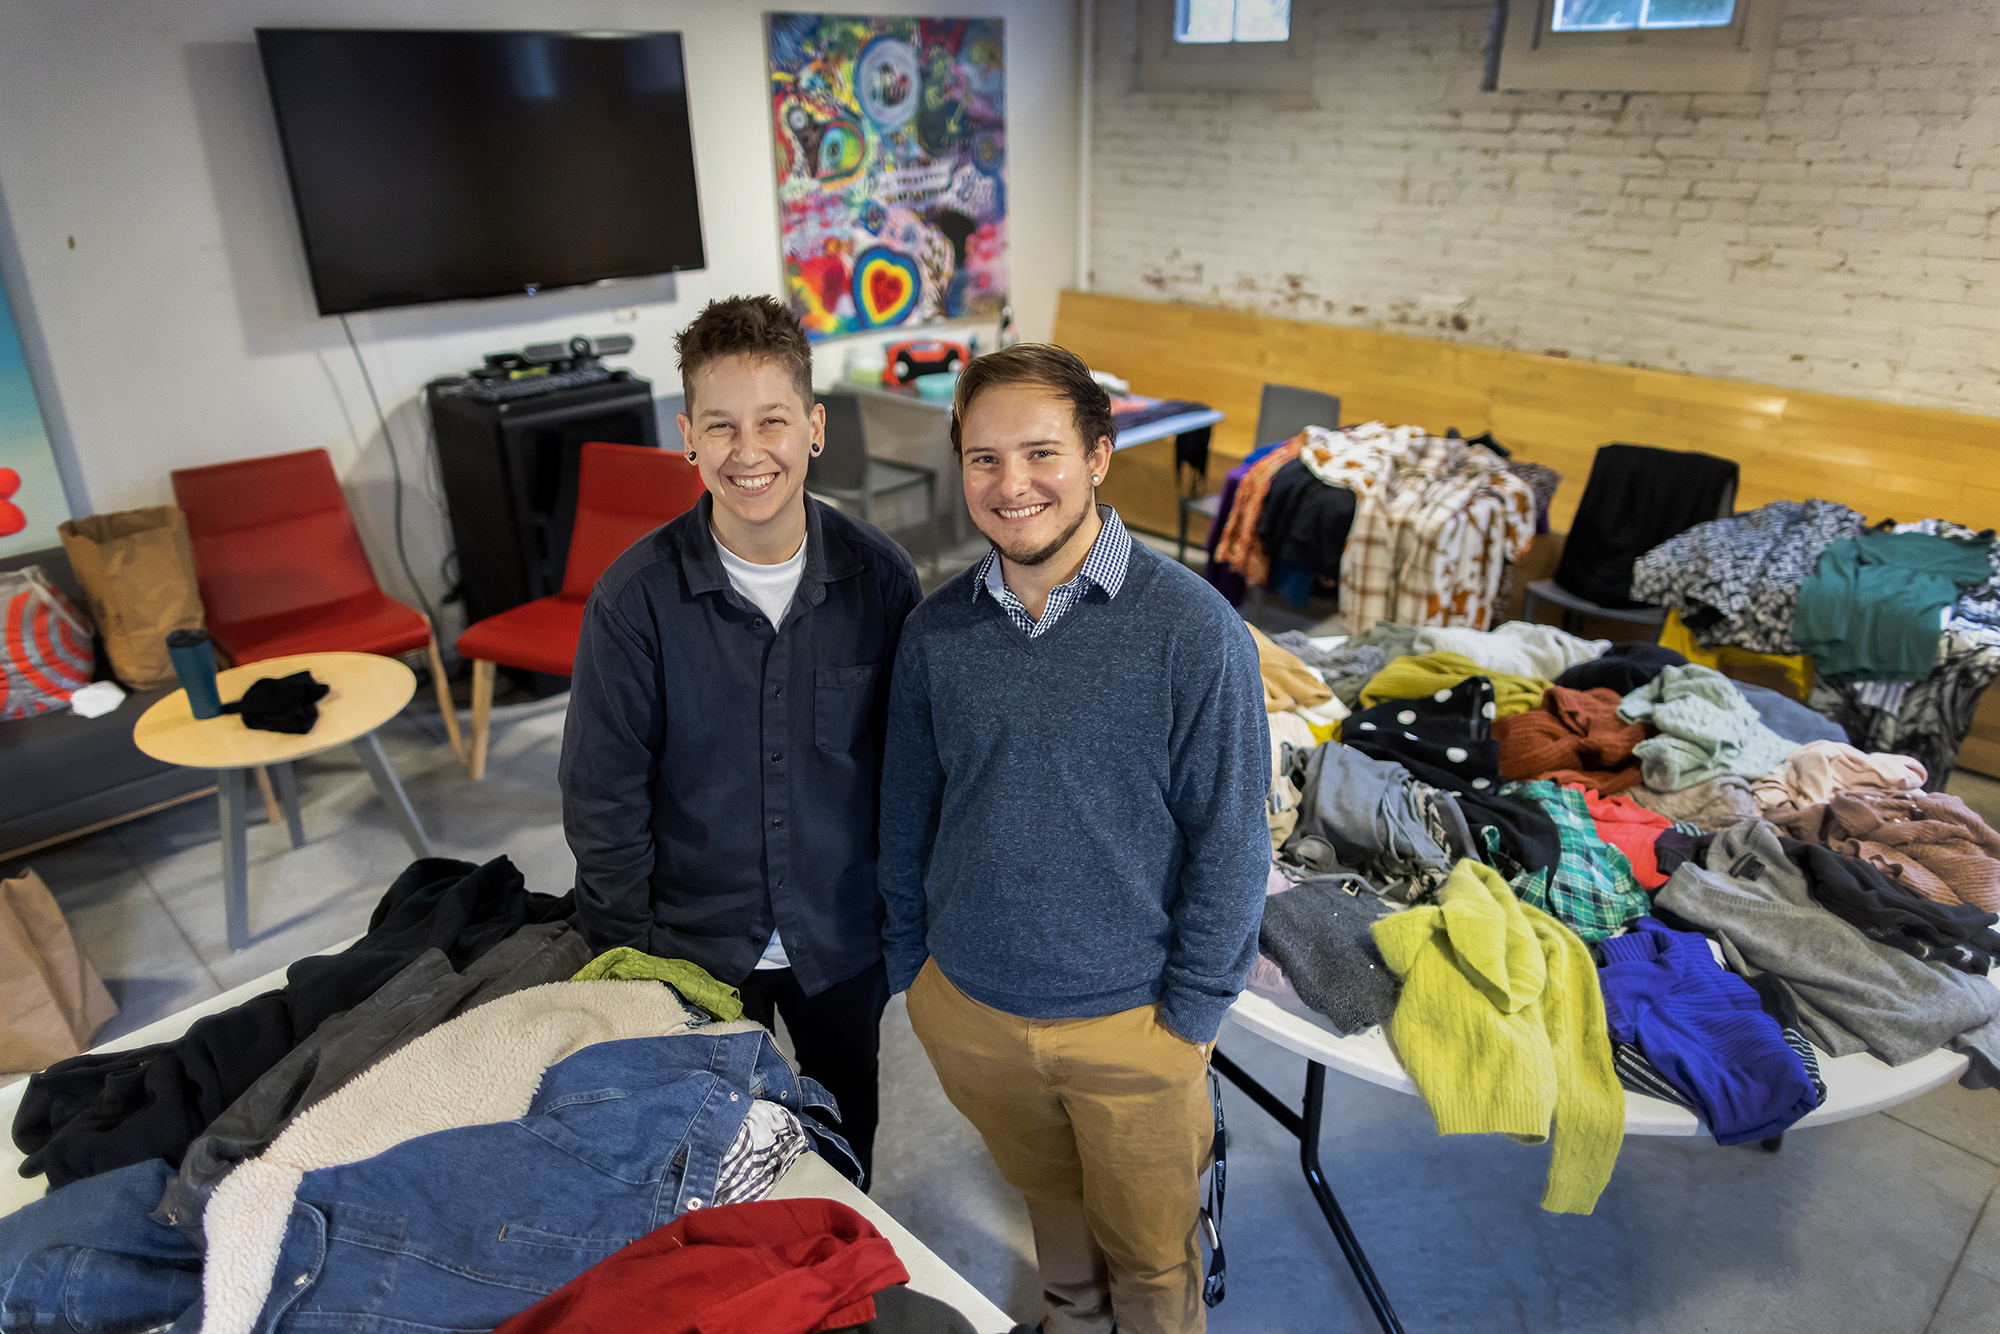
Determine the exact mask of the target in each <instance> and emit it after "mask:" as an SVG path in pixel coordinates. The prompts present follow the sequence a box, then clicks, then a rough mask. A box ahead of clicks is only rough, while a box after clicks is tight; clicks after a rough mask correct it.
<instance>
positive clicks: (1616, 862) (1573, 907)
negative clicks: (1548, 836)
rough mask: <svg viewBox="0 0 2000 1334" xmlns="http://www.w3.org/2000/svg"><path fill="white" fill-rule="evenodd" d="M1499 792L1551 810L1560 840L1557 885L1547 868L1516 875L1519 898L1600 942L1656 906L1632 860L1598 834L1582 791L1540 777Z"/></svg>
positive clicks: (1551, 816)
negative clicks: (1636, 872)
mask: <svg viewBox="0 0 2000 1334" xmlns="http://www.w3.org/2000/svg"><path fill="white" fill-rule="evenodd" d="M1500 795H1501V796H1503V797H1505V796H1520V797H1526V798H1528V799H1529V800H1531V801H1533V802H1534V803H1535V804H1536V805H1537V806H1540V807H1541V808H1542V809H1543V810H1545V811H1547V812H1548V813H1549V818H1550V819H1551V820H1553V821H1555V826H1556V836H1557V837H1558V838H1559V839H1560V840H1561V841H1562V856H1561V858H1560V859H1559V860H1558V861H1557V863H1556V867H1555V874H1554V877H1553V881H1554V883H1551V877H1550V875H1549V873H1548V872H1547V871H1534V872H1531V873H1529V874H1528V875H1525V876H1522V877H1520V878H1518V879H1517V880H1516V881H1515V884H1514V891H1515V893H1516V894H1518V895H1519V896H1520V898H1521V902H1523V903H1528V904H1532V905H1534V906H1535V907H1537V908H1540V909H1541V910H1542V911H1543V912H1545V913H1547V914H1549V916H1551V917H1553V918H1555V919H1556V920H1557V921H1559V922H1561V923H1562V924H1563V925H1564V926H1566V927H1568V928H1569V929H1570V930H1572V931H1574V932H1576V934H1577V935H1578V936H1580V937H1581V938H1582V939H1584V940H1586V941H1590V940H1602V939H1604V938H1605V937H1606V936H1608V935H1610V934H1611V933H1612V932H1614V931H1616V930H1617V929H1618V928H1619V927H1621V926H1624V925H1625V924H1626V923H1627V922H1635V921H1637V920H1638V919H1639V918H1641V917H1644V916H1645V915H1646V914H1647V913H1649V912H1651V911H1652V910H1653V905H1652V900H1651V899H1648V898H1647V897H1646V891H1645V890H1643V889H1641V888H1639V882H1638V880H1636V879H1635V878H1634V877H1633V875H1632V863H1631V861H1630V860H1629V859H1628V858H1627V857H1626V856H1625V854H1624V853H1623V852H1622V851H1620V850H1619V849H1618V848H1616V847H1614V846H1612V845H1611V844H1609V843H1607V842H1605V841H1604V840H1603V839H1602V838H1600V837H1599V836H1598V833H1597V824H1596V822H1595V821H1593V820H1592V819H1591V818H1590V807H1589V805H1587V804H1586V803H1585V801H1584V799H1583V793H1582V791H1580V790H1579V789H1577V788H1573V787H1558V786H1556V785H1555V784H1554V783H1550V782H1545V781H1543V780H1540V779H1537V780H1535V781H1534V782H1531V783H1508V784H1507V785H1506V786H1504V787H1502V788H1501V789H1500Z"/></svg>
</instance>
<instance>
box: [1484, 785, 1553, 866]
mask: <svg viewBox="0 0 2000 1334" xmlns="http://www.w3.org/2000/svg"><path fill="white" fill-rule="evenodd" d="M1458 808H1459V810H1461V811H1463V812H1464V813H1465V822H1466V823H1467V824H1469V825H1471V826H1472V836H1473V837H1474V838H1476V839H1478V840H1480V843H1481V845H1482V847H1483V846H1484V844H1485V843H1486V840H1487V835H1486V833H1485V831H1486V830H1488V829H1491V830H1492V831H1493V834H1492V838H1493V840H1494V841H1496V842H1498V843H1499V845H1500V856H1501V858H1503V859H1504V861H1505V862H1511V863H1512V865H1506V864H1503V863H1501V862H1496V863H1495V866H1496V869H1497V870H1499V871H1500V872H1501V873H1502V874H1503V875H1505V876H1506V877H1507V878H1508V879H1510V880H1511V879H1513V878H1514V877H1515V876H1517V875H1519V874H1520V873H1521V872H1523V871H1553V870H1555V868H1556V865H1557V864H1558V863H1559V862H1561V861H1562V835H1561V834H1559V833H1557V832H1556V822H1555V820H1554V819H1552V818H1551V817H1550V816H1549V813H1548V810H1547V809H1546V808H1545V807H1544V806H1543V805H1542V804H1541V803H1540V802H1539V801H1535V800H1533V799H1531V798H1528V797H1501V796H1495V795H1494V794H1493V793H1491V792H1474V793H1470V794H1465V795H1461V796H1460V797H1459V799H1458Z"/></svg>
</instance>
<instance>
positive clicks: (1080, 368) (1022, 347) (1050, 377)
mask: <svg viewBox="0 0 2000 1334" xmlns="http://www.w3.org/2000/svg"><path fill="white" fill-rule="evenodd" d="M1003 384H1035V385H1040V386H1042V387H1043V388H1044V389H1051V390H1054V391H1055V392H1056V393H1058V394H1061V395H1062V396H1063V397H1064V398H1067V399H1068V400H1069V402H1070V413H1071V416H1072V418H1073V419H1074V420H1075V422H1076V433H1077V434H1078V435H1079V436H1081V437H1083V451H1084V453H1086V454H1088V453H1090V452H1091V451H1093V450H1095V449H1096V448H1097V442H1098V441H1099V440H1101V439H1103V438H1104V437H1105V436H1110V437H1111V438H1112V439H1113V440H1114V441H1116V439H1117V438H1118V430H1117V428H1116V427H1114V426H1113V425H1112V424H1111V395H1109V394H1107V393H1105V392H1104V386H1103V385H1101V384H1099V383H1098V382H1097V381H1095V380H1093V379H1091V378H1090V367H1088V366H1086V365H1084V363H1083V358H1081V357H1079V356H1077V355H1076V353H1074V352H1071V351H1070V350H1069V349H1067V348H1061V347H1057V346H1056V345H1055V344H1054V343H1016V344H1014V346H1012V347H1006V348H1002V349H1000V350H999V351H998V352H992V353H988V354H987V355H986V356H983V357H979V358H976V359H974V361H973V362H972V364H971V365H969V366H967V367H966V368H965V371H964V373H963V374H961V375H960V376H959V377H958V392H957V394H956V395H955V396H954V397H953V400H952V405H951V452H952V453H954V454H956V455H958V457H959V458H960V459H963V458H964V457H965V441H964V439H963V437H962V435H961V432H962V431H963V429H964V424H965V414H966V412H967V410H969V409H970V408H971V407H972V400H973V399H974V398H976V397H977V396H978V395H979V393H980V391H981V390H984V389H991V388H993V387H995V386H996V385H1003Z"/></svg>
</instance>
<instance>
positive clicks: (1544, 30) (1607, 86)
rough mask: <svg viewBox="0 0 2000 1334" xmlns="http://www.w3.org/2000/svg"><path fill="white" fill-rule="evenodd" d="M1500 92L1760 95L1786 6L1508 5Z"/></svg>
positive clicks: (1528, 0) (1627, 0)
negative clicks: (1556, 91) (1518, 90)
mask: <svg viewBox="0 0 2000 1334" xmlns="http://www.w3.org/2000/svg"><path fill="white" fill-rule="evenodd" d="M1502 12H1503V13H1504V15H1505V28H1504V30H1503V33H1502V36H1501V41H1500V51H1499V62H1498V63H1499V71H1498V77H1497V79H1496V80H1495V81H1494V85H1493V86H1496V87H1499V88H1502V89H1508V90H1514V89H1561V90H1565V91H1574V92H1608V93H1760V92H1763V91H1764V90H1765V89H1766V88H1768V87H1769V86H1770V77H1771V56H1772V54H1773V53H1774V52H1775V51H1776V50H1777V46H1778V25H1779V23H1780V21H1781V20H1782V19H1783V18H1784V12H1785V3H1784V0H1511V3H1504V4H1503V6H1502Z"/></svg>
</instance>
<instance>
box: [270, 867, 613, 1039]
mask: <svg viewBox="0 0 2000 1334" xmlns="http://www.w3.org/2000/svg"><path fill="white" fill-rule="evenodd" d="M575 911H576V908H575V902H574V900H573V899H572V897H571V896H570V895H568V894H564V895H562V896H561V897H559V898H558V897H557V896H555V895H552V894H535V893H531V892H530V891H529V889H528V887H527V883H526V882H525V881H524V880H523V879H522V878H521V873H520V871H519V870H517V869H516V868H515V866H514V863H513V862H512V861H510V860H509V859H507V858H505V857H495V858H494V859H493V860H492V861H490V862H487V863H486V864H485V865H484V866H474V865H473V864H472V863H471V862H461V861H455V860H453V859H451V858H449V857H425V858H423V859H421V860H419V861H414V862H411V863H410V864H409V865H408V866H407V867H405V868H404V869H403V873H402V874H401V875H399V876H397V877H396V883H395V884H393V885H391V886H389V891H388V893H386V894H384V895H383V896H382V899H381V902H379V903H377V904H376V905H375V914H374V916H372V917H370V918H369V919H368V934H367V935H364V936H363V937H361V939H359V940H357V941H355V942H354V944H352V945H350V946H348V947H347V949H345V950H343V951H342V952H340V953H339V954H316V955H313V956H312V957H310V958H306V959H300V960H299V961H298V962H297V963H295V964H293V965H292V967H291V970H290V971H289V972H288V973H286V975H285V976H286V977H287V979H288V980H289V981H290V985H289V986H287V987H286V988H285V994H286V998H287V1000H288V1002H289V1003H290V1004H291V1006H292V1022H293V1026H294V1027H296V1028H297V1029H298V1030H299V1036H300V1038H301V1039H303V1038H304V1037H305V1036H306V1034H308V1033H310V1032H312V1031H313V1030H314V1029H315V1028H318V1027H319V1025H320V1024H321V1023H322V1022H324V1021H325V1020H326V1019H327V1018H328V1017H329V1016H331V1015H335V1014H338V1013H339V1012H340V1011H342V1010H349V1009H352V1008H354V1006H356V1005H358V1004H360V1003H361V1002H362V1001H363V1000H365V999H367V998H368V997H369V996H371V995H373V994H374V993H375V992H376V990H377V989H378V988H380V987H381V986H383V985H384V984H385V983H387V982H388V981H389V979H390V978H392V977H394V976H395V975H396V974H397V973H400V972H401V971H402V970H403V969H404V968H406V967H408V966H409V964H410V963H411V961H412V960H414V959H415V958H416V957H417V956H418V955H420V954H422V953H423V952H424V951H425V950H428V949H436V950H442V951H443V952H444V956H445V958H446V959H448V960H450V962H451V966H452V967H453V968H455V969H457V970H458V971H460V972H463V971H464V970H465V968H466V966H467V965H468V964H470V963H471V962H472V961H473V960H475V959H477V958H479V957H480V956H481V955H483V954H485V953H486V951H488V950H490V949H492V948H493V947H494V946H495V945H497V944H499V943H500V942H501V941H503V940H505V939H506V938H507V937H508V936H511V935H512V934H514V932H516V931H518V930H520V929H521V928H522V927H524V926H528V925H531V924H534V923H540V922H560V921H564V920H566V919H567V918H570V917H572V916H574V915H575Z"/></svg>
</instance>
